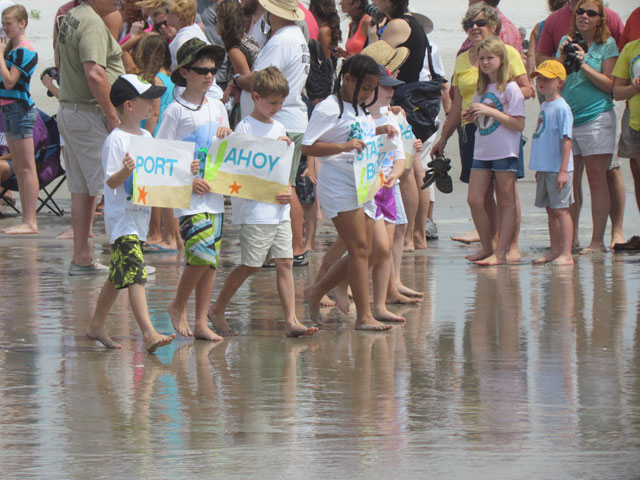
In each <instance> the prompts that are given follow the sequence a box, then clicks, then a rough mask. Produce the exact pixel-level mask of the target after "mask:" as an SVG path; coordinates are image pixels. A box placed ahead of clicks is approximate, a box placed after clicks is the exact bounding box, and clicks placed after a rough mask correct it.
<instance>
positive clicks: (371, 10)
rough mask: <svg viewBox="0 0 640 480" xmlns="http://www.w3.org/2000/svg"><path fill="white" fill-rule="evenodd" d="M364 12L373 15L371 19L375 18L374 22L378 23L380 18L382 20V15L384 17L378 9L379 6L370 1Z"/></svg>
mask: <svg viewBox="0 0 640 480" xmlns="http://www.w3.org/2000/svg"><path fill="white" fill-rule="evenodd" d="M364 13H366V14H367V15H369V16H370V17H371V20H373V23H378V22H379V21H380V20H382V17H384V15H383V14H382V13H381V12H380V10H378V7H375V6H373V5H371V4H370V3H367V4H366V5H365V6H364Z"/></svg>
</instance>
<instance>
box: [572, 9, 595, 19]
mask: <svg viewBox="0 0 640 480" xmlns="http://www.w3.org/2000/svg"><path fill="white" fill-rule="evenodd" d="M585 13H586V14H587V16H588V17H591V18H593V17H597V16H599V15H600V13H599V12H598V11H597V10H591V9H589V10H585V9H584V8H582V7H580V8H578V9H577V10H576V15H577V16H580V15H584V14H585Z"/></svg>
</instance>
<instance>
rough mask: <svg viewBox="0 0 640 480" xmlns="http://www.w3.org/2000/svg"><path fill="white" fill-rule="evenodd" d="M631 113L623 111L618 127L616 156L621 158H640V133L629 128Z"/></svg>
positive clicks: (627, 109) (626, 109) (627, 110)
mask: <svg viewBox="0 0 640 480" xmlns="http://www.w3.org/2000/svg"><path fill="white" fill-rule="evenodd" d="M630 117H631V111H630V110H629V107H627V108H625V109H624V114H623V115H622V124H621V126H620V142H618V156H619V157H622V158H638V157H640V132H639V131H637V130H634V129H633V128H631V127H630V126H629V119H630Z"/></svg>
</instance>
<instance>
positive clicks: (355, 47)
mask: <svg viewBox="0 0 640 480" xmlns="http://www.w3.org/2000/svg"><path fill="white" fill-rule="evenodd" d="M370 18H371V17H370V16H369V15H363V17H362V18H361V19H360V24H359V25H358V30H356V33H355V34H354V35H353V37H349V38H348V39H347V43H346V44H345V50H346V51H347V53H348V54H349V55H356V54H358V53H360V52H361V51H362V49H363V48H364V44H365V43H367V37H366V35H365V34H364V33H362V24H363V23H364V21H365V20H368V19H370ZM352 26H353V22H351V23H349V31H351V27H352Z"/></svg>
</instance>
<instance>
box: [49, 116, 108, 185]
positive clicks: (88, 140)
mask: <svg viewBox="0 0 640 480" xmlns="http://www.w3.org/2000/svg"><path fill="white" fill-rule="evenodd" d="M70 105H72V104H70ZM82 107H83V108H89V106H88V105H82ZM57 120H58V128H59V129H60V134H61V135H62V138H63V139H64V168H65V170H66V172H67V185H68V188H69V192H71V193H84V194H89V195H91V196H98V195H100V194H102V189H103V185H104V175H103V173H102V145H103V144H104V141H105V139H106V138H107V136H108V135H109V132H108V131H107V119H106V118H105V116H104V115H103V114H102V112H100V111H99V110H97V108H96V109H95V110H94V111H91V112H89V111H85V110H80V109H78V110H76V109H75V108H74V107H72V106H67V104H61V105H60V109H59V110H58V116H57Z"/></svg>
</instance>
